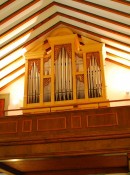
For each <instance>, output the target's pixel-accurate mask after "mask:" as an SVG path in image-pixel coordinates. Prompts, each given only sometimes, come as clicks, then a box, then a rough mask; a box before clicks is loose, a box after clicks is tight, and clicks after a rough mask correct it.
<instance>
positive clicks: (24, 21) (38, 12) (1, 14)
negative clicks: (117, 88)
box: [0, 0, 130, 89]
mask: <svg viewBox="0 0 130 175" xmlns="http://www.w3.org/2000/svg"><path fill="white" fill-rule="evenodd" d="M0 4H1V11H0V20H1V28H0V33H1V41H0V44H1V52H0V55H1V64H0V67H1V75H0V80H1V85H0V88H1V89H3V88H4V87H6V86H7V85H8V84H9V83H10V82H11V81H13V80H14V79H17V78H18V77H21V76H22V75H24V71H25V70H24V64H25V62H24V61H23V60H22V57H21V56H22V54H23V53H24V51H23V48H29V46H30V45H33V42H34V41H35V40H36V39H40V38H41V37H42V39H45V36H46V35H47V34H48V33H49V32H50V31H52V30H53V29H55V28H56V27H60V26H65V27H69V28H70V29H72V31H73V32H75V33H78V34H79V35H82V36H84V37H87V38H90V39H94V40H95V41H98V42H103V43H105V45H106V53H107V55H106V59H108V60H112V61H114V62H119V63H121V64H122V65H126V66H127V67H128V68H129V67H130V1H126V0H96V1H94V0H46V1H45V0H37V1H35V0H12V1H6V0H1V1H0ZM21 49H22V52H21ZM14 63H17V64H16V66H15V64H14ZM7 70H8V71H7ZM13 75H14V76H13Z"/></svg>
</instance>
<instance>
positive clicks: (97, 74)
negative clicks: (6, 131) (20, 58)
mask: <svg viewBox="0 0 130 175" xmlns="http://www.w3.org/2000/svg"><path fill="white" fill-rule="evenodd" d="M45 43H46V44H45ZM46 46H47V47H46ZM25 58H26V73H25V94H24V107H25V108H34V109H33V110H32V109H31V110H32V111H35V107H39V111H45V112H46V111H47V112H49V111H50V110H51V111H58V110H66V109H69V110H72V109H76V108H77V109H80V108H91V107H95V108H96V107H99V106H98V105H99V104H98V102H102V101H103V102H104V101H105V102H106V103H100V107H103V106H108V105H109V103H108V101H107V99H106V91H105V77H104V59H105V46H104V44H102V43H97V42H94V41H92V40H89V39H84V38H83V37H81V36H80V37H79V35H77V34H76V33H73V32H72V31H71V30H70V29H67V28H59V29H56V30H55V31H53V32H52V33H51V34H50V35H49V36H48V37H47V39H46V42H44V43H43V44H41V46H40V49H35V50H34V51H29V52H27V53H26V54H25ZM42 107H43V108H42ZM37 110H38V109H37Z"/></svg>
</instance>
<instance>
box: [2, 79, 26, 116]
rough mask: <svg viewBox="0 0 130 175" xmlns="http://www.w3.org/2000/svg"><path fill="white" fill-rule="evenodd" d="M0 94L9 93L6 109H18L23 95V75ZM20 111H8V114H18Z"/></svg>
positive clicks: (21, 104) (21, 103)
mask: <svg viewBox="0 0 130 175" xmlns="http://www.w3.org/2000/svg"><path fill="white" fill-rule="evenodd" d="M0 94H10V95H9V106H8V109H9V110H10V109H19V108H21V107H23V96H24V77H22V78H20V79H19V80H17V81H15V82H14V83H12V84H11V85H9V86H8V87H7V88H5V89H4V90H3V91H1V92H0ZM21 113H22V111H15V112H14V111H10V112H8V115H19V114H21Z"/></svg>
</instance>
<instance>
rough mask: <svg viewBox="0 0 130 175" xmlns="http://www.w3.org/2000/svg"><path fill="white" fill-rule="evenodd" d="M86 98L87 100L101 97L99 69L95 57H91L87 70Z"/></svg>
mask: <svg viewBox="0 0 130 175" xmlns="http://www.w3.org/2000/svg"><path fill="white" fill-rule="evenodd" d="M87 78H88V96H89V98H96V97H101V91H102V84H101V69H100V67H99V66H98V64H97V60H96V57H95V56H94V55H91V58H90V63H89V67H88V69H87Z"/></svg>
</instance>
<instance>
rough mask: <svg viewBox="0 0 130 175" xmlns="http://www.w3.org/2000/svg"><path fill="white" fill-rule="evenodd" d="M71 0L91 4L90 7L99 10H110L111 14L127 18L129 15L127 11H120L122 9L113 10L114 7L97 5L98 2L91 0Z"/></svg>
mask: <svg viewBox="0 0 130 175" xmlns="http://www.w3.org/2000/svg"><path fill="white" fill-rule="evenodd" d="M73 1H76V2H79V3H82V4H85V5H87V6H92V7H95V8H98V9H101V10H105V11H107V12H111V13H113V14H117V15H120V16H124V17H127V18H129V17H130V15H129V14H128V13H125V12H122V11H119V10H115V9H112V8H108V7H105V6H103V5H99V4H96V3H93V2H87V1H85V0H73Z"/></svg>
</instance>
